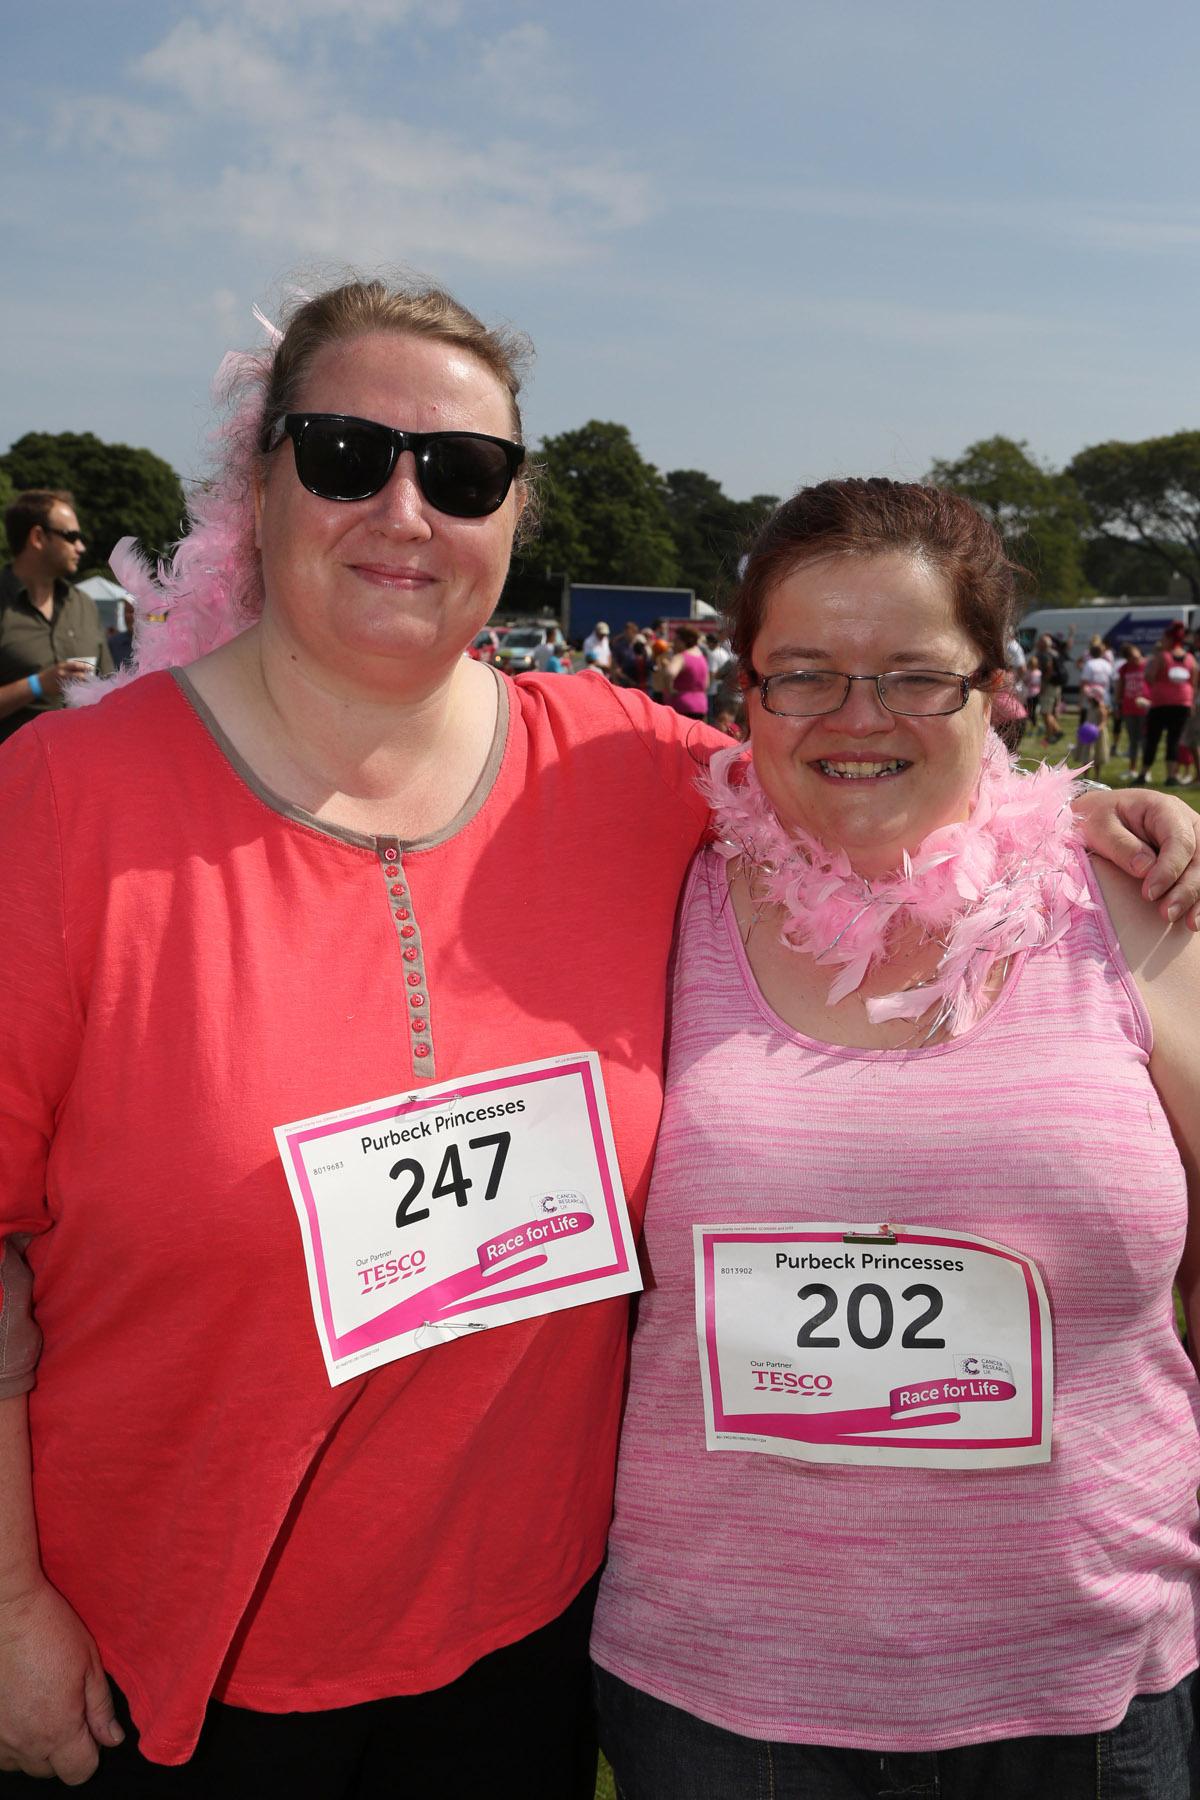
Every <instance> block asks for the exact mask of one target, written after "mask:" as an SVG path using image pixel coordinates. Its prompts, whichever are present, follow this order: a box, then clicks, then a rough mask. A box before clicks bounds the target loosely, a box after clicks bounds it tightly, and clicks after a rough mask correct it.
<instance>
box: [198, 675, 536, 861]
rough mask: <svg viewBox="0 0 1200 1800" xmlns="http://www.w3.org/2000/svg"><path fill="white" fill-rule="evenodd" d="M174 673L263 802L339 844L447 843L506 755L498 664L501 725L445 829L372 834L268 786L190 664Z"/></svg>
mask: <svg viewBox="0 0 1200 1800" xmlns="http://www.w3.org/2000/svg"><path fill="white" fill-rule="evenodd" d="M170 673H171V675H172V677H173V679H174V681H175V684H176V686H177V687H178V688H179V691H180V693H181V694H182V695H183V697H184V699H185V700H186V701H187V703H188V705H189V706H190V707H191V709H192V711H193V712H194V713H195V715H196V717H197V719H198V720H199V722H200V724H201V725H202V726H203V728H204V730H205V731H206V732H207V733H208V735H209V736H210V737H211V738H212V740H213V743H214V744H215V745H216V747H217V749H218V750H219V751H220V753H221V755H222V756H223V757H224V758H225V760H226V762H227V763H228V764H229V765H230V767H231V769H232V770H233V772H234V774H235V775H236V776H237V777H238V779H239V780H240V781H242V782H243V783H244V784H245V786H246V787H248V788H249V789H250V791H251V793H252V794H254V795H255V796H256V797H257V798H258V799H259V800H261V801H262V803H263V805H264V806H268V807H270V809H271V811H272V812H275V813H279V814H280V816H281V817H282V818H285V819H291V820H292V821H293V822H294V823H295V824H297V825H303V826H305V827H306V828H307V829H308V830H309V831H315V832H318V833H319V834H320V835H321V836H322V837H328V838H334V839H336V840H337V842H338V843H340V844H353V845H354V847H355V848H356V849H359V850H370V851H372V852H375V851H376V850H377V849H378V847H379V845H380V844H381V843H382V842H384V841H385V840H386V841H387V842H388V843H391V844H395V845H397V847H398V848H399V849H401V850H403V851H404V852H405V853H411V852H413V851H419V850H435V849H437V847H438V845H439V844H445V843H448V842H449V840H450V839H451V838H452V837H456V836H457V835H458V833H459V832H460V831H461V830H462V829H463V827H464V826H466V825H469V824H470V822H471V820H472V819H473V818H474V817H475V815H476V813H478V812H479V810H480V809H481V807H482V806H483V804H484V802H485V801H486V800H487V798H488V795H489V794H490V793H491V791H492V788H493V787H494V786H495V782H496V776H497V775H498V773H499V771H500V764H501V762H502V761H503V760H504V748H505V745H506V743H507V742H508V721H509V698H508V685H507V683H506V682H505V681H504V680H502V678H501V677H500V676H499V675H497V674H496V672H495V670H493V671H492V674H493V677H494V679H495V682H496V687H497V690H498V691H497V695H496V728H495V730H494V731H493V733H492V742H491V747H490V749H489V750H488V753H487V759H486V761H485V762H484V765H483V768H482V769H481V770H480V772H479V779H478V781H477V782H476V783H475V786H474V787H473V788H472V789H471V792H470V793H469V794H468V795H467V798H466V800H465V801H464V802H463V804H462V805H461V806H460V807H459V809H458V811H457V812H456V813H455V815H454V817H453V818H452V819H451V820H449V822H448V823H447V824H446V825H444V826H443V827H442V829H441V831H437V832H434V833H433V834H432V836H430V837H423V838H402V837H397V836H396V834H395V833H394V832H381V833H379V834H378V835H372V834H371V833H370V832H366V831H353V830H351V828H350V827H349V826H348V825H331V824H330V823H329V821H328V820H326V819H318V818H317V817H316V815H315V814H314V813H310V812H305V810H304V808H303V807H302V806H295V805H293V803H292V802H291V801H290V800H285V799H284V798H283V796H282V794H277V793H276V792H275V790H274V789H273V788H269V787H268V786H267V784H266V782H265V781H263V780H262V778H261V777H260V776H259V775H258V774H257V773H256V771H255V770H254V769H253V768H252V767H251V765H250V764H249V763H248V762H247V761H246V759H245V757H244V756H243V755H242V754H241V752H240V751H238V750H236V749H235V748H234V746H233V744H232V743H231V742H230V740H229V737H228V735H227V733H226V731H225V729H224V727H223V726H222V725H221V723H220V721H219V720H218V718H217V716H216V714H215V713H214V712H213V710H212V708H211V707H210V706H209V704H208V702H207V701H206V700H205V699H203V698H202V696H201V695H200V694H198V693H197V691H196V688H195V685H194V683H193V682H192V679H191V677H190V676H189V674H188V672H187V670H186V669H172V670H171V671H170Z"/></svg>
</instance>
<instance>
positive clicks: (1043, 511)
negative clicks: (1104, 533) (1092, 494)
mask: <svg viewBox="0 0 1200 1800" xmlns="http://www.w3.org/2000/svg"><path fill="white" fill-rule="evenodd" d="M928 479H929V480H930V481H931V482H934V483H935V484H936V485H937V486H938V487H948V488H951V489H953V491H954V492H955V493H957V494H963V495H965V496H966V498H967V499H968V500H973V501H974V502H975V505H976V506H978V507H979V509H980V511H981V512H983V513H986V515H987V516H988V518H990V519H991V521H992V523H993V524H994V525H995V526H996V529H997V530H998V531H999V533H1000V535H1001V537H1002V538H1003V539H1004V543H1005V548H1006V549H1007V551H1008V554H1009V555H1010V556H1011V557H1012V558H1013V560H1014V562H1018V563H1021V564H1022V565H1023V567H1025V568H1026V569H1028V570H1029V572H1030V575H1031V576H1032V577H1033V582H1034V587H1035V590H1036V592H1037V593H1038V594H1039V595H1040V596H1041V597H1042V598H1044V599H1047V600H1050V599H1054V600H1058V601H1059V602H1060V603H1065V604H1066V605H1073V604H1074V602H1075V601H1076V600H1078V599H1079V598H1080V596H1081V595H1082V594H1084V593H1086V592H1087V591H1088V584H1087V579H1086V576H1085V574H1084V568H1083V552H1084V531H1085V529H1086V526H1087V512H1086V510H1085V508H1084V506H1083V504H1082V502H1081V500H1080V497H1079V494H1078V492H1077V491H1076V488H1075V484H1074V482H1073V481H1072V479H1071V478H1070V475H1069V473H1068V474H1056V473H1055V472H1054V470H1053V469H1049V468H1045V467H1043V465H1042V464H1041V463H1039V462H1037V461H1036V460H1035V459H1034V458H1033V457H1032V456H1031V455H1030V454H1029V446H1028V444H1026V443H1025V442H1024V441H1023V440H1022V441H1020V442H1017V441H1015V440H1014V439H1012V438H1006V437H992V438H983V439H981V440H980V442H979V443H977V444H969V445H968V446H967V448H966V449H965V450H964V451H963V453H962V455H961V456H960V457H958V458H957V459H956V460H955V461H954V462H935V463H934V465H933V467H932V469H931V470H930V472H929V476H928Z"/></svg>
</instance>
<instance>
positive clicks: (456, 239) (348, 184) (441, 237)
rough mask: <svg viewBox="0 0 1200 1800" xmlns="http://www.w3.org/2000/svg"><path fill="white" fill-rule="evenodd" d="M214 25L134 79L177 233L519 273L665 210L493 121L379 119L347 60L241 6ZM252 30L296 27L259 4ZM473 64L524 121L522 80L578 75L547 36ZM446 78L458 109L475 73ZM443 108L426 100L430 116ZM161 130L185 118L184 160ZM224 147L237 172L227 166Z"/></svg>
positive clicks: (637, 187)
mask: <svg viewBox="0 0 1200 1800" xmlns="http://www.w3.org/2000/svg"><path fill="white" fill-rule="evenodd" d="M289 3H290V0H289ZM339 3H340V0H339ZM346 4H347V5H349V4H350V0H346ZM303 5H304V6H307V5H308V0H303ZM314 5H315V0H314ZM310 10H312V9H310ZM406 10H407V9H406V6H405V5H404V4H401V0H377V3H376V4H374V5H373V6H370V5H369V6H368V7H367V13H366V16H367V18H368V20H369V21H373V22H374V23H375V24H377V25H382V24H385V23H386V24H389V25H395V24H397V23H400V22H402V21H403V19H404V17H405V14H406ZM449 10H451V9H449V8H443V13H442V15H441V16H446V15H447V14H448V12H449ZM210 15H211V16H210V17H208V18H206V19H203V20H201V19H197V18H194V17H193V18H189V19H184V20H182V21H180V22H179V23H178V24H177V25H175V26H174V27H173V28H172V29H171V30H170V31H169V32H168V33H167V34H166V36H165V37H164V38H163V39H162V40H161V42H160V43H158V44H157V45H155V46H154V47H153V48H151V49H150V50H148V51H146V52H144V53H143V54H142V55H141V56H140V57H139V58H138V60H137V62H136V64H135V65H134V74H135V76H136V77H137V78H139V79H140V80H141V81H142V82H143V84H145V85H146V86H148V87H152V88H153V89H155V90H157V92H158V93H159V94H160V95H161V96H162V107H161V108H160V110H159V112H157V113H155V112H153V111H152V110H151V109H149V108H144V109H143V111H144V113H145V122H144V125H143V133H142V135H143V138H144V140H145V143H146V155H145V162H146V168H145V171H144V181H143V191H144V193H146V194H147V195H149V196H151V197H152V198H151V204H152V207H153V210H155V211H156V212H157V214H158V217H159V221H160V223H161V226H162V227H163V228H165V229H167V230H168V231H170V230H179V229H182V228H183V227H184V225H185V224H186V228H187V229H188V230H189V231H192V230H195V229H196V228H197V227H199V228H201V229H204V228H207V229H209V230H211V231H214V232H221V233H224V234H226V235H229V234H233V235H234V236H236V237H239V238H241V239H244V240H246V241H247V242H249V243H251V244H253V245H255V246H258V247H261V248H267V249H270V250H271V251H272V252H273V253H275V254H278V255H280V256H281V257H282V258H283V259H284V260H287V259H289V258H290V259H295V258H313V257H320V258H338V259H342V260H346V261H349V262H354V263H362V262H367V261H371V262H375V261H388V262H394V261H397V260H403V261H405V262H408V263H410V264H411V263H418V264H429V265H437V264H439V263H443V262H445V261H446V260H447V259H451V258H453V259H457V260H462V261H468V262H471V263H473V264H475V265H483V266H490V267H495V268H505V269H515V268H521V267H531V266H554V265H560V264H562V263H568V262H574V261H578V260H580V259H582V258H586V257H588V256H589V255H593V254H595V253H596V252H597V249H598V248H599V246H600V245H602V244H603V242H604V240H605V239H606V238H608V237H609V236H611V235H612V234H613V233H617V232H621V231H625V230H628V229H630V228H634V227H636V226H638V225H640V224H642V223H643V222H644V221H645V220H646V219H647V218H648V217H650V216H651V214H652V212H653V209H654V199H653V195H652V191H651V187H650V184H649V182H648V180H647V179H646V178H645V177H644V176H642V175H641V174H639V173H638V172H637V171H635V170H631V169H629V168H628V167H627V166H625V165H624V164H623V163H622V161H621V160H620V158H618V157H616V156H614V155H612V154H610V153H609V152H607V151H605V152H602V153H600V154H599V155H597V156H591V157H589V156H588V155H587V154H576V155H573V156H572V155H564V154H562V153H561V152H558V153H556V154H554V155H547V154H545V153H544V152H543V150H542V149H541V148H540V147H538V146H537V145H536V144H535V143H534V141H533V140H532V138H527V137H521V138H507V139H504V140H493V141H490V142H489V141H488V139H487V137H486V135H485V133H484V132H483V130H482V129H481V128H480V127H479V125H478V124H476V126H475V130H474V134H473V135H472V136H470V137H468V135H467V133H466V131H465V130H464V131H459V130H457V129H450V128H445V127H443V128H441V129H430V128H429V127H428V126H418V125H417V124H415V123H412V122H410V121H408V120H406V119H405V118H404V117H403V114H402V108H403V104H404V96H403V93H401V94H400V96H398V99H397V104H396V109H395V110H386V111H385V110H383V109H381V108H380V107H379V106H378V104H377V105H376V107H375V109H374V110H373V111H372V110H369V109H367V108H366V107H365V105H364V102H363V101H362V99H361V97H358V96H356V97H355V99H354V100H353V101H352V100H351V99H350V98H349V97H348V95H347V92H346V88H345V86H344V85H343V84H340V83H339V80H338V77H337V75H336V73H335V70H336V66H337V65H336V61H330V62H329V63H323V62H322V61H321V59H320V58H316V59H311V58H310V59H309V60H307V61H306V60H305V59H304V58H303V57H301V56H300V55H299V54H298V53H295V52H293V49H292V47H291V46H290V45H288V44H287V43H285V42H284V41H283V39H282V36H281V37H279V38H277V39H274V40H271V39H269V38H268V37H265V36H264V35H263V34H262V33H261V32H255V31H254V30H252V29H251V28H250V26H249V25H248V24H247V22H246V15H244V14H243V12H242V11H241V10H239V11H238V12H237V14H236V16H235V14H234V10H233V8H232V6H230V5H227V4H225V0H214V4H213V5H212V6H211V7H210ZM249 16H250V18H251V19H252V20H257V21H258V22H259V23H260V24H263V23H267V24H274V23H276V22H278V21H279V20H282V18H283V13H282V11H281V9H279V8H277V7H276V6H275V5H274V0H257V3H256V5H255V6H254V7H253V8H252V9H251V11H250V15H249ZM422 21H423V22H427V21H426V18H425V14H424V13H422ZM467 54H468V59H469V63H470V65H471V66H472V67H474V68H479V67H481V66H482V67H483V68H484V69H485V70H490V75H491V80H490V84H489V85H490V87H491V89H493V90H497V91H494V92H493V102H494V103H496V101H497V94H498V97H499V104H498V110H499V111H500V112H501V113H502V114H503V116H504V117H505V119H506V120H511V115H512V113H513V111H514V110H515V109H514V107H513V106H511V105H510V104H509V96H508V94H507V93H506V92H504V91H503V88H504V85H505V83H511V84H516V85H518V86H521V87H522V88H523V89H524V91H526V92H528V93H530V94H534V95H536V94H540V93H542V92H543V91H549V90H550V89H551V88H552V89H553V94H554V96H555V97H556V98H560V97H561V93H562V87H563V83H564V81H565V77H564V76H563V74H562V72H561V70H559V69H558V67H557V64H556V62H555V56H554V51H553V46H552V44H551V41H550V37H549V34H548V33H547V32H545V31H544V30H543V28H542V27H540V26H534V25H529V26H521V27H517V28H515V29H514V30H513V31H511V32H508V33H506V34H505V36H504V37H502V38H501V39H499V40H497V41H496V42H495V43H493V44H492V45H491V46H490V47H488V48H487V49H485V51H484V52H483V57H482V64H481V63H480V58H479V52H478V47H477V45H476V44H475V42H474V41H472V43H471V45H470V47H469V51H468V53H467ZM489 58H490V59H491V60H490V61H489ZM440 69H441V80H442V83H443V85H444V86H445V88H446V90H447V91H448V92H450V93H453V94H454V95H455V96H456V98H457V97H458V96H459V93H460V85H461V84H460V83H459V81H458V79H457V77H458V75H459V74H460V73H463V72H462V71H460V70H458V69H457V67H456V66H455V65H454V64H453V62H451V61H447V60H445V59H444V60H443V63H442V64H441V65H440ZM318 71H319V72H318ZM464 78H465V76H464ZM431 98H432V99H433V100H434V101H436V93H435V94H433V95H432V96H431V94H430V93H429V91H428V90H424V91H422V93H421V95H420V99H421V101H422V103H423V104H424V106H425V108H426V110H427V109H428V107H429V104H430V101H431ZM464 110H466V111H467V112H468V113H469V111H470V109H469V108H467V109H464V108H463V106H462V105H461V102H460V104H459V105H458V106H457V107H456V109H455V112H454V115H453V116H454V117H455V118H457V117H458V116H461V115H462V113H463V112H464ZM475 111H476V117H478V114H479V111H480V109H478V108H477V109H475ZM155 118H157V119H160V120H165V119H168V118H169V119H170V120H171V125H170V130H171V132H172V133H174V135H175V149H176V151H177V154H176V155H175V156H173V157H172V156H168V155H166V154H164V151H165V149H166V148H167V146H166V145H165V144H164V143H163V142H162V141H161V140H160V141H155V142H154V143H153V145H152V146H151V143H150V138H151V132H150V121H151V120H152V119H155ZM85 128H91V129H98V128H99V121H98V120H97V122H96V124H94V125H93V126H91V127H89V126H88V125H87V121H86V120H85V122H84V126H83V127H81V129H85ZM112 128H113V129H116V127H115V124H114V125H113V126H112ZM163 129H164V130H166V127H165V126H164V127H163ZM214 137H215V140H216V142H217V143H218V144H219V145H220V147H221V154H222V155H223V159H224V160H223V163H219V164H217V165H216V166H215V167H214V165H213V162H212V157H211V152H209V151H208V150H207V144H208V143H211V142H212V141H213V139H214ZM202 140H204V142H205V146H206V147H205V148H204V149H202V148H201V143H202Z"/></svg>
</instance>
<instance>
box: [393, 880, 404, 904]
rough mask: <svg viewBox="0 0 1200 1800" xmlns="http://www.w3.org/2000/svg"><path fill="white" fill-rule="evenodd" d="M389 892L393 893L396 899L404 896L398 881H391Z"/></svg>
mask: <svg viewBox="0 0 1200 1800" xmlns="http://www.w3.org/2000/svg"><path fill="white" fill-rule="evenodd" d="M390 892H391V893H393V894H395V896H396V898H397V900H402V899H403V898H404V889H403V887H402V886H401V885H400V883H399V882H398V881H397V882H395V883H393V885H392V887H391V889H390Z"/></svg>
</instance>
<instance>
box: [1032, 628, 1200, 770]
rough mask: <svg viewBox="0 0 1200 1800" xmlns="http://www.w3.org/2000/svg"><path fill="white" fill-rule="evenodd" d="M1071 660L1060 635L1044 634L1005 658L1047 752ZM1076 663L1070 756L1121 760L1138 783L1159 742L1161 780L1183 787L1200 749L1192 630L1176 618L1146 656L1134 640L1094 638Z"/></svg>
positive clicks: (1058, 736) (1080, 760)
mask: <svg viewBox="0 0 1200 1800" xmlns="http://www.w3.org/2000/svg"><path fill="white" fill-rule="evenodd" d="M1070 663H1071V649H1070V646H1069V644H1068V643H1067V641H1066V639H1064V638H1061V637H1057V638H1056V637H1054V636H1052V635H1051V634H1050V633H1048V632H1047V633H1043V635H1042V636H1041V637H1040V638H1039V639H1038V640H1037V643H1036V645H1035V647H1034V649H1033V650H1032V652H1031V653H1030V654H1029V655H1028V656H1025V654H1024V653H1023V652H1022V651H1021V650H1020V647H1019V645H1016V646H1014V647H1013V650H1012V653H1010V656H1009V668H1010V671H1011V680H1012V685H1013V690H1014V692H1015V693H1016V695H1017V696H1018V698H1019V699H1020V701H1021V704H1022V707H1023V709H1024V713H1025V716H1026V717H1027V719H1028V721H1029V726H1030V729H1031V730H1032V731H1033V732H1034V733H1035V734H1037V735H1038V736H1039V737H1040V740H1041V744H1042V747H1043V748H1044V749H1047V750H1051V749H1053V747H1054V746H1056V745H1059V744H1061V743H1062V742H1063V740H1064V738H1065V737H1066V726H1065V724H1064V720H1063V716H1062V715H1063V710H1064V709H1063V695H1064V687H1065V683H1066V677H1067V671H1068V667H1069V665H1070ZM1077 667H1078V678H1079V718H1078V724H1077V727H1076V732H1075V738H1074V743H1073V745H1072V746H1071V755H1072V760H1073V761H1075V762H1076V763H1077V764H1088V765H1090V766H1092V767H1093V768H1095V769H1096V770H1103V769H1104V767H1105V765H1106V764H1107V763H1108V762H1110V761H1111V759H1112V758H1113V757H1114V756H1121V757H1123V758H1124V759H1125V760H1126V761H1127V763H1128V768H1127V769H1126V770H1125V771H1124V772H1123V775H1122V779H1123V780H1125V781H1129V782H1135V783H1137V784H1138V785H1139V786H1141V787H1144V786H1145V785H1146V782H1147V781H1148V779H1149V777H1150V772H1151V770H1152V769H1153V768H1154V765H1155V762H1156V759H1157V757H1158V754H1159V750H1160V747H1161V748H1162V750H1163V751H1164V772H1163V781H1162V785H1163V786H1164V787H1190V786H1191V785H1192V784H1193V783H1194V782H1195V781H1196V766H1197V751H1198V750H1200V683H1198V682H1197V679H1196V668H1197V633H1196V632H1195V631H1194V630H1191V629H1189V628H1188V626H1186V625H1184V624H1183V623H1181V622H1179V623H1175V624H1172V625H1170V626H1168V628H1167V630H1166V631H1165V632H1164V633H1163V635H1162V637H1161V638H1160V640H1159V642H1158V644H1157V645H1156V646H1155V647H1154V649H1153V650H1152V651H1151V652H1150V653H1149V655H1147V654H1146V652H1145V651H1143V650H1142V649H1141V648H1140V646H1139V645H1137V644H1125V643H1117V644H1108V643H1106V642H1105V640H1104V639H1103V638H1101V637H1093V638H1091V640H1090V641H1089V644H1088V648H1087V652H1086V654H1085V655H1084V656H1082V657H1080V658H1079V659H1078V664H1077ZM1122 745H1123V746H1124V747H1123V748H1122Z"/></svg>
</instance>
